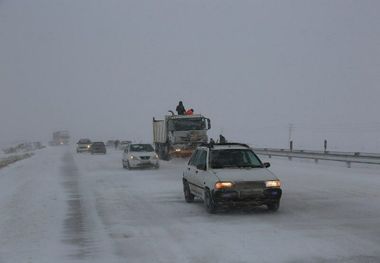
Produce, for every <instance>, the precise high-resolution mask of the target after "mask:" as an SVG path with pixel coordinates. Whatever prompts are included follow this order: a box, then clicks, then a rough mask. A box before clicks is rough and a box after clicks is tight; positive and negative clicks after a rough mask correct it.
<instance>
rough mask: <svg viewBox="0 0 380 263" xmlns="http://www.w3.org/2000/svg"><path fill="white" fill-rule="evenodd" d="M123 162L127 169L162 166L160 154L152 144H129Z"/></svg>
mask: <svg viewBox="0 0 380 263" xmlns="http://www.w3.org/2000/svg"><path fill="white" fill-rule="evenodd" d="M122 162H123V167H124V168H127V169H131V168H144V167H153V168H156V169H158V168H159V167H160V163H159V160H158V155H157V154H156V153H155V152H154V148H153V146H152V145H151V144H129V145H128V147H127V148H125V150H124V152H123V159H122Z"/></svg>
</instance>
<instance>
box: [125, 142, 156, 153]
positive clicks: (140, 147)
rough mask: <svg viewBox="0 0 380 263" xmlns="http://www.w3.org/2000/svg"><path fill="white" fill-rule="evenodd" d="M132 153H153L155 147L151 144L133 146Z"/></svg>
mask: <svg viewBox="0 0 380 263" xmlns="http://www.w3.org/2000/svg"><path fill="white" fill-rule="evenodd" d="M130 150H131V152H153V151H154V149H153V146H152V145H150V144H132V145H131V148H130Z"/></svg>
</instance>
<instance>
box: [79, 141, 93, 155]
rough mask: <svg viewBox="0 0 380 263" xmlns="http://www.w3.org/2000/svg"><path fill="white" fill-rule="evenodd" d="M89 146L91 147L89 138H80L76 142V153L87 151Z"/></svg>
mask: <svg viewBox="0 0 380 263" xmlns="http://www.w3.org/2000/svg"><path fill="white" fill-rule="evenodd" d="M90 147H91V140H90V139H80V140H79V141H78V142H77V153H80V152H89V151H90Z"/></svg>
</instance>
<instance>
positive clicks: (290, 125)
mask: <svg viewBox="0 0 380 263" xmlns="http://www.w3.org/2000/svg"><path fill="white" fill-rule="evenodd" d="M293 129H294V125H293V123H289V140H288V143H289V145H290V141H291V140H292V132H293Z"/></svg>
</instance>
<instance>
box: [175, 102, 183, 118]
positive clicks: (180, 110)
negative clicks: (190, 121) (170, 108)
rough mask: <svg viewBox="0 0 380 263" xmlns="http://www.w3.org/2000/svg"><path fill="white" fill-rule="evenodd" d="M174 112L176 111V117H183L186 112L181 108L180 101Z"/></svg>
mask: <svg viewBox="0 0 380 263" xmlns="http://www.w3.org/2000/svg"><path fill="white" fill-rule="evenodd" d="M175 110H176V111H177V113H178V115H185V113H186V110H185V107H184V106H183V103H182V101H180V102H179V103H178V105H177V108H176V109H175Z"/></svg>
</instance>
